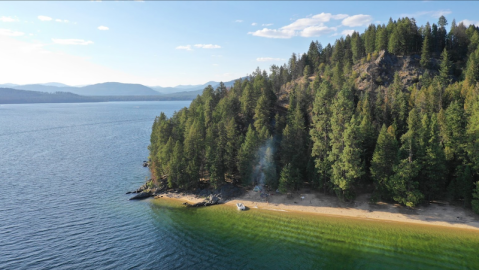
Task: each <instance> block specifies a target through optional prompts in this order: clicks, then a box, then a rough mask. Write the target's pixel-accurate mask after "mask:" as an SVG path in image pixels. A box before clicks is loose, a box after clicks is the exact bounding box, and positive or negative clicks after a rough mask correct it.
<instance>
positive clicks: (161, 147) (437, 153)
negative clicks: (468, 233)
mask: <svg viewBox="0 0 479 270" xmlns="http://www.w3.org/2000/svg"><path fill="white" fill-rule="evenodd" d="M446 25H447V21H446V19H445V18H444V17H441V18H440V19H439V22H438V25H436V24H433V25H432V27H431V26H430V25H429V24H427V25H426V26H421V27H417V26H416V24H415V21H414V19H408V18H402V19H399V20H397V21H393V20H390V22H389V23H388V25H378V26H375V25H371V26H369V27H368V28H367V30H366V31H365V32H364V33H363V34H359V33H356V32H355V33H353V34H352V35H351V36H347V37H346V38H344V39H343V38H341V39H338V40H337V41H336V42H335V44H334V45H330V44H328V45H327V46H325V47H324V48H323V47H322V45H321V44H320V43H319V42H312V43H311V45H310V48H309V50H308V52H307V53H305V54H301V55H300V54H293V55H292V57H291V58H290V59H289V61H288V64H285V65H283V66H275V65H273V66H272V67H271V70H270V71H271V72H270V73H269V74H268V73H267V72H266V71H261V70H259V69H257V70H256V71H255V72H253V73H252V74H251V75H250V76H248V77H246V78H245V79H243V80H238V81H236V83H235V84H234V86H233V87H231V88H230V89H227V88H226V87H224V85H220V86H219V87H217V88H216V89H213V88H212V87H207V88H205V90H204V91H203V94H202V95H201V96H198V97H197V98H196V99H195V100H194V101H193V102H192V103H191V105H190V107H189V108H184V109H182V110H180V111H178V112H176V113H175V114H174V115H173V116H172V117H171V118H167V117H166V116H165V115H164V114H163V113H162V114H161V115H160V116H159V117H157V118H156V119H155V121H154V124H153V130H152V134H151V144H150V146H149V149H150V158H151V160H152V167H151V168H152V173H153V175H154V177H158V176H163V175H167V177H168V184H169V186H170V187H180V188H185V189H188V188H192V187H196V186H197V185H198V184H199V183H200V182H201V181H204V182H206V181H209V183H210V184H211V185H212V186H215V187H216V186H218V185H221V184H222V183H223V182H225V181H234V182H238V183H241V184H243V185H249V184H253V183H263V184H268V185H270V186H272V187H273V188H279V189H280V190H281V191H287V190H295V189H298V188H301V187H302V186H303V185H304V183H305V182H308V183H309V184H310V186H312V187H313V188H316V189H319V190H321V191H324V192H328V193H335V194H337V195H338V196H339V197H341V198H343V199H345V200H350V199H353V198H354V196H355V193H356V192H357V191H358V190H365V189H366V190H368V189H370V191H372V192H373V196H372V199H375V200H379V199H384V200H394V201H396V202H399V203H401V204H404V205H407V206H410V207H414V206H415V205H417V204H418V203H421V202H423V201H427V200H435V199H449V200H460V201H462V202H463V204H464V206H466V207H469V206H471V205H472V206H473V208H475V210H476V211H477V212H479V184H477V185H476V186H475V185H474V183H476V182H477V181H478V180H479V100H478V97H479V95H478V94H479V84H478V81H479V48H478V44H479V29H478V28H476V27H474V26H469V27H468V28H466V27H465V26H464V25H463V24H462V23H461V24H459V25H456V23H455V22H453V23H452V25H451V28H450V30H449V32H447V31H446V28H445V26H446ZM381 50H386V51H388V52H389V53H393V54H400V55H410V54H421V65H420V66H419V65H418V66H417V69H420V70H421V74H424V75H423V76H422V78H420V81H419V82H418V83H415V84H412V85H403V83H402V81H401V79H400V76H399V75H398V74H396V75H395V78H394V81H392V82H391V83H390V84H388V85H387V86H381V85H372V87H371V88H370V90H368V91H359V90H357V88H356V85H355V80H356V79H357V78H358V76H359V75H358V72H357V71H356V70H355V69H354V66H355V64H357V63H368V62H369V61H372V60H373V58H374V57H377V54H378V52H379V51H381ZM439 56H440V58H439V59H438V57H439ZM433 61H435V62H437V63H439V65H438V66H435V65H430V64H431V63H432V62H433ZM436 74H437V75H436ZM371 83H373V82H371ZM368 187H369V188H368Z"/></svg>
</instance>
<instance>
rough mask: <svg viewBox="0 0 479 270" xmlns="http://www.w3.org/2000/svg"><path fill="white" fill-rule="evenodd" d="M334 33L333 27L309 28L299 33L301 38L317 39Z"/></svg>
mask: <svg viewBox="0 0 479 270" xmlns="http://www.w3.org/2000/svg"><path fill="white" fill-rule="evenodd" d="M334 31H336V28H335V27H327V26H310V27H307V28H305V29H304V30H303V31H301V33H300V35H301V36H302V37H318V36H322V35H326V34H329V33H331V32H334Z"/></svg>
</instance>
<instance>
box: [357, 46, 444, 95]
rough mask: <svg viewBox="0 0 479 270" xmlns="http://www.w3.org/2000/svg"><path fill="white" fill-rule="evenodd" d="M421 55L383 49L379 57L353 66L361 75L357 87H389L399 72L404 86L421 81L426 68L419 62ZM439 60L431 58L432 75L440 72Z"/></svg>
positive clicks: (361, 89)
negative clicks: (395, 53)
mask: <svg viewBox="0 0 479 270" xmlns="http://www.w3.org/2000/svg"><path fill="white" fill-rule="evenodd" d="M420 60H421V57H420V56H419V55H408V56H395V55H392V54H390V53H388V52H386V51H384V50H383V51H381V52H380V53H379V55H378V57H377V58H376V59H375V60H373V61H370V62H367V63H360V64H356V65H354V67H353V71H355V72H356V73H357V74H358V75H359V76H358V78H356V80H355V83H356V87H357V89H358V90H360V91H373V90H374V89H376V88H377V87H379V86H384V87H388V86H389V85H390V84H392V83H393V81H394V74H395V73H396V72H398V74H399V78H400V79H401V81H402V83H403V85H404V88H405V89H406V88H408V87H409V86H411V85H413V84H414V83H417V82H419V79H420V77H421V76H422V75H423V74H424V72H425V71H426V69H424V68H422V67H421V65H420V64H419V61H420ZM438 68H439V61H438V60H437V59H433V58H432V59H431V68H430V69H429V70H428V71H429V74H430V75H431V76H435V75H436V74H437V73H438V71H437V70H438Z"/></svg>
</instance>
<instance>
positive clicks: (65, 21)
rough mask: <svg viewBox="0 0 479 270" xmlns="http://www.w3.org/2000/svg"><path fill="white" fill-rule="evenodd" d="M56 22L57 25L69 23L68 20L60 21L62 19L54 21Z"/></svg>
mask: <svg viewBox="0 0 479 270" xmlns="http://www.w3.org/2000/svg"><path fill="white" fill-rule="evenodd" d="M55 21H56V22H59V23H69V22H70V21H68V20H62V19H55Z"/></svg>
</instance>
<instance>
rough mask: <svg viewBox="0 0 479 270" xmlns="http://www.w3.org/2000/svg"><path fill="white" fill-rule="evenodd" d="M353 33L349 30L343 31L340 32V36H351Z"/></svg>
mask: <svg viewBox="0 0 479 270" xmlns="http://www.w3.org/2000/svg"><path fill="white" fill-rule="evenodd" d="M353 33H354V30H351V29H350V30H343V32H341V35H345V36H347V35H350V36H351V35H352V34H353Z"/></svg>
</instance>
